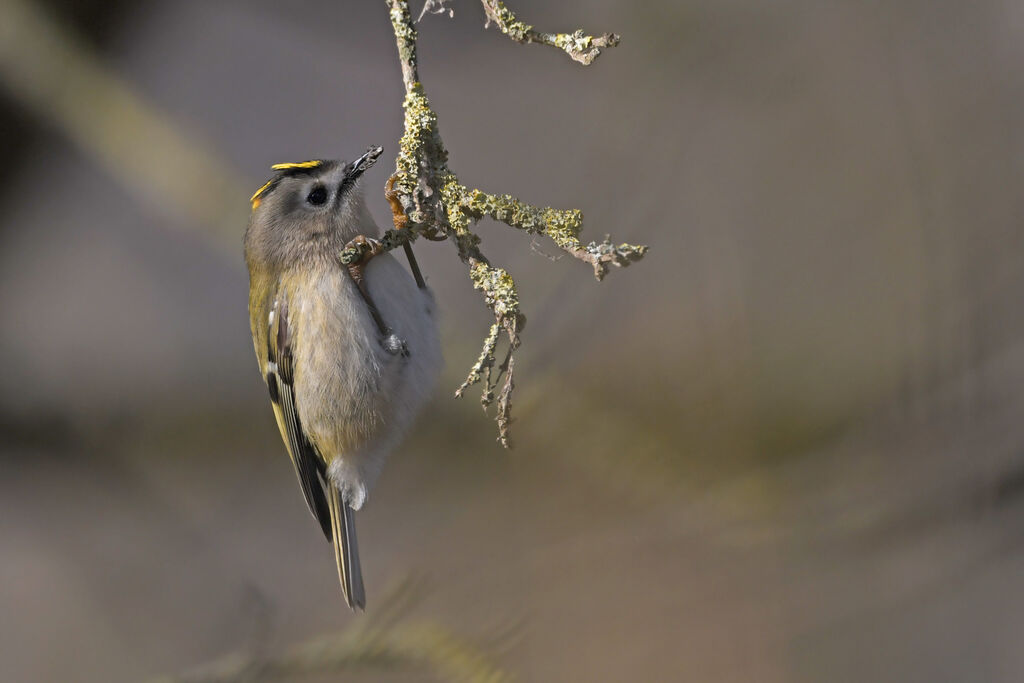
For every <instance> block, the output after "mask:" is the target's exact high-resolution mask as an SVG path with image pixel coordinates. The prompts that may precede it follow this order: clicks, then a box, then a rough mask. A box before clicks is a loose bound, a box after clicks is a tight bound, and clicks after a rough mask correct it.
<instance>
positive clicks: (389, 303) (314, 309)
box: [289, 254, 442, 510]
mask: <svg viewBox="0 0 1024 683" xmlns="http://www.w3.org/2000/svg"><path fill="white" fill-rule="evenodd" d="M366 283H367V286H368V289H369V291H370V296H371V298H372V299H373V301H374V303H375V304H376V305H377V308H378V310H379V311H380V313H381V317H382V318H383V319H384V322H385V323H386V324H387V325H388V326H389V327H391V328H392V330H393V331H394V333H395V334H397V335H398V336H399V337H400V338H401V339H403V340H404V341H405V342H406V346H407V348H408V356H402V355H396V354H392V353H389V352H388V351H386V350H385V349H384V347H383V346H382V343H381V342H382V340H381V335H380V332H379V330H378V328H377V325H376V324H375V323H374V321H373V318H372V317H371V316H370V314H369V311H368V309H367V307H366V304H365V302H364V301H363V298H362V296H361V295H360V293H359V291H358V289H357V288H356V286H355V283H353V282H352V280H351V278H350V277H349V275H348V273H347V272H345V270H343V269H342V267H340V266H339V267H337V268H330V269H326V270H324V271H323V272H322V274H321V276H320V277H319V278H318V279H316V280H314V281H308V280H307V281H305V282H304V283H303V285H302V288H301V289H300V290H299V291H295V292H292V293H291V296H290V297H289V298H290V299H291V303H290V313H289V317H290V318H291V319H292V321H293V322H292V325H291V327H292V329H293V330H295V331H296V333H297V334H296V338H295V340H294V346H293V351H294V355H295V394H296V404H297V408H298V413H299V419H300V420H301V421H302V425H303V428H304V430H305V431H306V434H307V436H308V437H309V439H310V441H311V442H312V443H313V445H314V446H316V448H317V450H318V451H319V452H320V455H321V456H322V457H323V458H324V459H325V460H326V461H327V463H328V473H329V475H330V477H331V478H332V480H334V482H335V484H336V485H337V486H338V488H339V489H340V490H341V492H342V494H343V496H344V498H345V499H346V502H348V503H349V505H351V506H352V507H353V508H354V509H357V510H358V509H359V508H360V507H362V504H363V502H364V501H365V499H366V496H367V494H368V492H369V489H370V487H371V486H372V485H373V483H374V481H375V480H376V478H377V475H378V474H379V473H380V469H381V467H382V466H383V464H384V459H385V458H386V457H387V454H388V452H389V451H390V450H391V449H392V448H394V446H395V445H397V443H398V441H399V440H400V439H401V438H402V436H403V435H404V433H405V431H406V430H407V429H408V427H409V426H410V425H411V424H412V422H413V420H414V419H415V417H416V415H417V413H418V412H419V410H420V408H421V407H422V406H423V403H424V402H425V401H426V399H427V398H428V396H429V395H430V393H431V392H432V391H433V388H434V385H435V383H436V380H437V375H438V372H439V370H440V368H441V362H442V361H441V347H440V340H439V337H438V332H437V323H436V318H435V314H434V311H433V309H434V302H433V300H432V297H431V296H430V294H429V293H428V292H426V291H423V290H420V289H419V288H417V287H416V283H415V282H414V281H413V279H412V276H411V275H410V274H409V273H408V272H407V271H406V270H405V268H404V267H402V265H401V264H400V263H398V261H396V260H395V259H394V258H393V257H392V256H391V255H389V254H384V255H381V256H377V257H375V258H374V259H373V260H372V261H370V263H369V264H368V265H367V267H366ZM296 317H298V318H300V319H296ZM296 323H297V324H296Z"/></svg>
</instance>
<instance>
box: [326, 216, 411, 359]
mask: <svg viewBox="0 0 1024 683" xmlns="http://www.w3.org/2000/svg"><path fill="white" fill-rule="evenodd" d="M382 251H383V249H382V248H381V246H380V242H378V241H377V240H375V239H371V238H368V237H366V236H365V235H356V236H355V237H353V238H352V239H351V240H349V242H348V244H346V245H345V248H344V249H343V250H342V252H341V263H342V265H344V266H345V268H346V269H347V270H348V274H349V275H350V276H351V277H352V281H353V282H354V283H355V284H356V289H358V290H359V294H361V295H362V297H363V301H364V302H365V303H366V308H367V309H368V310H369V311H370V317H372V318H373V322H374V323H376V324H377V329H378V330H380V334H381V336H382V337H383V338H384V350H385V351H387V352H388V353H390V354H392V355H396V354H401V355H403V356H408V355H409V349H408V348H407V346H406V344H405V341H404V340H403V339H401V338H399V337H398V335H396V334H395V333H394V332H392V331H391V328H390V327H388V325H387V323H385V322H384V318H382V317H381V315H380V311H379V310H378V309H377V305H376V304H375V303H373V298H372V297H371V296H370V291H369V290H368V289H367V288H366V280H365V279H364V274H365V270H366V264H367V263H369V261H370V259H371V258H373V257H374V256H376V255H377V254H379V253H381V252H382Z"/></svg>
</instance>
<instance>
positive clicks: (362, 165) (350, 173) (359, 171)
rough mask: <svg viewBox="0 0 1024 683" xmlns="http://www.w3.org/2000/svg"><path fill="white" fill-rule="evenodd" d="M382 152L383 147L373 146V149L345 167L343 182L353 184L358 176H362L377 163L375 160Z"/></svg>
mask: <svg viewBox="0 0 1024 683" xmlns="http://www.w3.org/2000/svg"><path fill="white" fill-rule="evenodd" d="M383 151H384V148H383V147H381V146H380V145H374V146H373V147H371V148H369V149H368V150H366V153H365V154H363V156H361V157H359V158H358V159H356V160H355V161H353V162H351V163H350V164H347V165H346V166H345V182H346V183H352V182H355V180H356V179H357V178H358V177H359V176H361V175H363V173H364V172H366V170H367V169H369V168H370V167H371V166H373V165H374V164H375V163H377V159H379V158H380V155H381V153H382V152H383Z"/></svg>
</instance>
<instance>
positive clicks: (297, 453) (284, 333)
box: [264, 292, 332, 540]
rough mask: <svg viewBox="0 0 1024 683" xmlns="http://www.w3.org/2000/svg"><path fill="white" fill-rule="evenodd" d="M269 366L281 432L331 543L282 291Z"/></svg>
mask: <svg viewBox="0 0 1024 683" xmlns="http://www.w3.org/2000/svg"><path fill="white" fill-rule="evenodd" d="M267 326H268V330H267V366H266V368H265V375H264V378H265V379H266V381H267V388H268V389H269V390H270V400H271V402H272V403H273V404H274V416H275V417H277V426H278V428H279V429H280V430H281V436H282V438H283V439H284V443H285V446H286V447H287V448H288V455H289V457H291V459H292V465H294V466H295V474H296V475H297V476H298V478H299V485H300V486H301V487H302V495H304V496H305V497H306V505H308V506H309V511H310V512H311V513H313V517H315V518H316V520H317V521H318V522H319V523H320V528H321V529H322V530H323V532H324V536H326V537H327V539H328V540H331V537H332V533H331V511H330V508H329V507H328V505H327V497H326V495H325V494H324V487H323V484H322V483H321V477H323V478H324V479H325V480H326V476H327V475H326V473H325V471H324V461H323V460H322V459H321V458H320V457H319V456H318V455H317V452H316V450H315V449H314V448H313V445H312V444H311V443H310V442H309V439H307V438H306V433H305V432H304V431H303V430H302V423H301V422H300V421H299V413H298V411H297V410H296V408H295V389H294V386H293V382H294V356H293V354H292V337H291V336H290V334H289V326H288V300H287V299H286V298H285V297H284V292H279V293H278V297H277V300H276V301H275V302H274V304H273V306H271V308H270V315H269V316H268V320H267Z"/></svg>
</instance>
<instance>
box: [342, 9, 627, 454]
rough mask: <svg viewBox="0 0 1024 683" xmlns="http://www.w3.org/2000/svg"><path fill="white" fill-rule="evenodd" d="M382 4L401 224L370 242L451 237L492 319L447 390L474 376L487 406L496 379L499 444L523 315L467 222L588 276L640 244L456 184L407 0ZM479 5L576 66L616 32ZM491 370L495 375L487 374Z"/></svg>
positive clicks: (559, 213) (509, 282)
mask: <svg viewBox="0 0 1024 683" xmlns="http://www.w3.org/2000/svg"><path fill="white" fill-rule="evenodd" d="M388 4H389V6H390V8H391V12H390V13H391V21H392V25H393V26H394V29H395V38H396V41H397V44H398V54H399V60H400V62H401V66H402V78H403V81H404V82H405V89H406V95H405V99H404V101H403V103H402V107H403V109H404V111H405V125H404V133H403V135H402V138H401V141H400V143H399V147H400V149H399V152H398V156H397V159H396V161H395V166H396V175H397V178H396V181H395V184H394V189H395V190H397V192H398V196H399V201H400V202H401V205H402V207H403V208H404V210H405V212H406V216H407V217H408V219H409V222H408V227H407V229H402V230H389V231H387V232H386V233H385V234H384V235H383V236H382V238H381V240H380V247H381V249H382V250H383V251H389V250H391V249H394V248H396V247H398V246H400V245H402V244H404V243H407V242H410V241H412V240H414V239H416V237H417V236H420V235H425V236H427V237H430V238H432V239H434V238H436V237H437V236H438V235H443V236H444V237H447V238H449V239H451V240H452V241H453V242H454V243H455V245H456V248H457V249H458V253H459V257H460V258H461V259H462V260H463V261H464V262H466V263H467V264H469V276H470V279H471V280H472V282H473V287H474V288H475V289H477V290H480V291H481V292H483V298H484V303H485V304H486V305H487V307H488V308H490V309H491V311H492V312H493V313H494V323H493V324H492V325H491V327H490V330H489V331H488V334H487V337H486V338H485V339H484V344H483V349H482V351H481V353H480V356H479V357H478V358H477V361H476V363H474V364H473V366H472V368H471V369H470V372H469V375H468V376H467V377H466V381H465V382H463V384H462V386H460V387H459V389H458V390H457V391H456V395H457V396H461V395H462V393H463V391H465V389H466V388H468V387H469V386H471V385H473V384H476V383H478V382H483V384H484V387H483V392H482V396H481V402H482V403H483V404H484V407H487V406H488V405H490V404H491V403H492V402H494V400H495V389H497V387H498V384H499V383H502V377H504V383H502V386H501V389H500V391H499V392H498V395H497V412H498V414H497V421H498V430H499V437H500V440H501V442H502V443H503V444H504V445H506V446H507V445H508V433H509V425H510V424H511V421H512V418H511V394H512V389H513V387H514V383H513V368H514V365H515V358H514V355H513V352H514V351H515V349H516V348H518V346H519V331H520V330H521V329H522V328H523V326H524V325H525V323H526V318H525V317H524V316H523V314H522V311H521V310H520V307H519V293H518V290H517V289H516V283H515V281H514V280H513V279H512V276H511V275H509V274H508V272H506V271H505V270H504V269H502V268H498V267H495V266H492V265H491V264H490V263H489V262H488V260H487V258H486V257H485V256H484V255H483V253H482V252H481V250H480V237H479V236H478V235H477V234H476V233H474V232H473V230H472V226H473V223H475V222H476V221H478V220H480V219H481V218H483V217H485V216H487V217H490V218H493V219H494V220H497V221H499V222H502V223H505V224H506V225H510V226H512V227H515V228H518V229H521V230H525V231H526V232H529V233H531V234H543V235H547V236H548V237H550V238H551V239H552V240H553V241H554V242H555V244H556V245H558V247H559V248H561V249H563V250H565V251H566V252H568V253H570V254H572V255H573V256H574V257H575V258H578V259H580V260H582V261H585V262H587V263H590V264H591V265H592V266H593V268H594V274H595V275H596V276H597V278H598V279H601V278H602V277H603V276H604V275H605V273H606V272H607V270H608V267H609V266H610V265H615V266H626V265H629V264H630V263H632V262H634V261H636V260H638V259H640V258H641V257H642V256H643V255H644V253H645V252H646V250H647V248H646V247H644V246H638V245H630V244H620V245H617V246H616V245H614V244H612V243H611V242H610V241H609V240H608V239H605V241H604V242H601V243H596V242H591V243H589V244H587V245H586V246H584V245H583V244H582V243H581V242H580V239H579V236H580V232H581V231H582V229H583V214H582V213H581V212H580V211H578V210H576V209H569V210H561V209H552V208H549V207H543V208H542V207H536V206H533V205H530V204H527V203H526V202H523V201H520V200H519V199H517V198H515V197H513V196H511V195H507V194H504V195H495V194H489V193H486V192H483V191H481V190H475V189H469V188H467V187H466V186H465V185H463V184H462V183H460V182H459V180H458V178H457V177H456V175H455V174H454V173H453V172H452V171H451V169H449V168H448V165H447V164H448V152H447V150H446V149H445V147H444V143H443V141H442V140H441V135H440V132H439V130H438V123H437V114H436V113H435V112H434V110H433V109H432V108H431V106H430V102H429V100H428V99H427V97H426V94H425V93H424V90H423V86H422V84H421V83H420V82H419V77H418V75H417V57H416V31H415V29H414V28H413V25H412V18H411V16H410V14H409V5H408V2H406V0H388ZM483 5H484V8H485V10H486V12H487V15H488V19H489V20H490V21H494V22H495V23H496V24H497V25H498V27H499V28H500V29H501V31H502V32H503V33H505V34H506V35H508V36H509V37H510V38H512V39H513V40H516V41H518V42H541V43H545V44H548V45H553V46H556V47H558V48H560V49H562V50H564V51H565V52H566V53H568V54H569V55H570V56H571V57H572V58H573V59H575V60H576V61H578V62H581V63H583V64H589V63H590V62H591V61H593V59H594V58H595V57H596V56H597V55H598V54H600V48H603V47H608V46H612V45H617V44H618V36H615V35H613V34H606V35H604V36H600V37H596V38H595V37H593V36H587V35H585V34H584V33H583V32H582V31H576V32H575V33H571V34H564V33H563V34H551V33H540V32H537V31H535V30H533V27H531V26H530V25H529V24H526V23H524V22H522V21H520V20H518V19H517V18H516V17H515V15H514V14H513V13H512V12H511V11H510V10H509V9H508V8H507V7H505V5H504V3H502V2H498V1H497V0H483ZM357 257H358V254H356V253H354V252H353V253H351V254H349V253H347V252H343V253H342V259H346V258H348V259H355V258H357ZM502 333H504V335H505V336H506V337H507V339H508V349H507V352H506V356H505V359H504V361H503V362H502V363H500V364H497V361H496V356H495V352H496V349H497V344H498V338H499V337H500V336H501V335H502ZM494 372H496V373H497V377H492V375H493V373H494ZM492 379H493V381H492Z"/></svg>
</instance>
